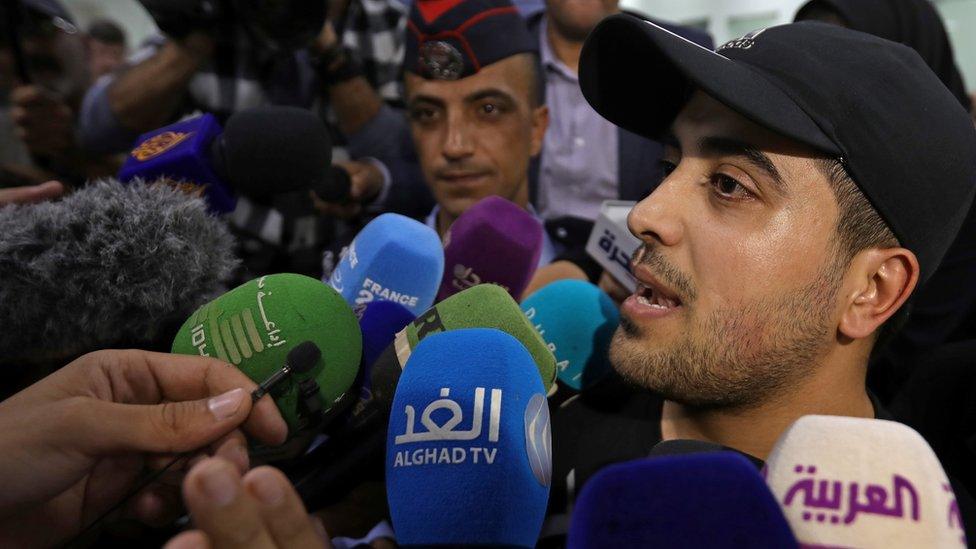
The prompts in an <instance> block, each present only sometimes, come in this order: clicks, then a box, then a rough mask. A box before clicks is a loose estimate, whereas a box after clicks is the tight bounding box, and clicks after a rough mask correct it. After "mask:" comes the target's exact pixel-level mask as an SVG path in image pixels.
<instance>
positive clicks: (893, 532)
mask: <svg viewBox="0 0 976 549" xmlns="http://www.w3.org/2000/svg"><path fill="white" fill-rule="evenodd" d="M766 482H767V483H768V484H769V487H770V489H771V490H772V492H773V494H774V495H775V496H776V499H777V500H778V501H779V502H780V505H781V506H782V508H783V511H784V513H785V514H786V517H787V519H788V520H789V521H790V525H791V526H792V527H793V531H794V532H795V533H796V537H797V539H799V540H800V543H803V544H808V545H818V546H834V547H837V546H843V547H958V546H965V543H966V542H965V534H964V531H963V524H962V519H961V516H960V513H959V507H958V505H957V503H956V499H955V495H954V493H953V491H952V487H951V486H950V484H949V479H948V477H947V476H946V474H945V471H943V469H942V465H941V464H940V463H939V460H938V458H936V456H935V453H934V452H933V451H932V449H931V448H930V447H929V445H928V444H927V443H926V442H925V440H923V439H922V436H921V435H919V434H918V433H917V432H915V431H914V430H912V429H911V428H910V427H907V426H905V425H902V424H900V423H895V422H893V421H884V420H878V419H862V418H851V417H838V416H805V417H802V418H800V419H799V420H797V421H796V422H795V423H794V424H793V425H791V426H790V427H789V429H787V430H786V432H785V433H783V435H782V436H781V437H780V439H779V440H778V441H777V442H776V445H775V446H774V447H773V451H772V452H771V453H770V455H769V459H767V460H766Z"/></svg>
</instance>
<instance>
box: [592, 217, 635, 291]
mask: <svg viewBox="0 0 976 549" xmlns="http://www.w3.org/2000/svg"><path fill="white" fill-rule="evenodd" d="M635 205H637V203H636V202H626V201H623V200H606V201H604V202H603V205H602V206H600V214H599V215H598V216H597V218H596V223H594V224H593V231H592V232H590V239H589V240H587V242H586V253H587V254H589V256H590V257H592V258H593V259H594V260H595V261H596V262H597V264H599V265H600V266H601V267H603V270H604V271H606V272H607V273H609V274H610V275H611V276H613V278H615V279H616V280H617V282H619V283H620V284H621V285H622V286H623V287H624V288H627V289H628V290H630V291H631V292H633V291H634V290H636V289H637V279H636V278H634V275H633V274H631V272H630V258H631V257H633V256H634V252H636V251H637V248H639V247H640V244H641V242H640V240H639V239H638V238H637V237H636V236H634V235H632V234H631V233H630V229H628V228H627V216H628V215H629V214H630V210H632V209H634V206H635Z"/></svg>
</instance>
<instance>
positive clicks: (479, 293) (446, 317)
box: [401, 284, 556, 391]
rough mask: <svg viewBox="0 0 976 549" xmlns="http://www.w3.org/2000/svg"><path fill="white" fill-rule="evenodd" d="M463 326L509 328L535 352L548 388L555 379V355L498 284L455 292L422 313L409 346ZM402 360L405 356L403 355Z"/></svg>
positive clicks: (410, 331) (412, 326)
mask: <svg viewBox="0 0 976 549" xmlns="http://www.w3.org/2000/svg"><path fill="white" fill-rule="evenodd" d="M462 328H495V329H498V330H501V331H503V332H506V333H507V334H509V335H511V336H512V337H514V338H515V339H517V340H519V341H520V342H521V343H522V345H524V346H525V348H526V349H527V350H528V351H529V354H530V355H532V359H533V360H534V361H535V364H536V366H537V367H538V368H539V375H540V376H542V383H543V385H545V387H546V390H547V391H548V390H549V389H550V387H552V384H553V383H554V382H555V380H556V358H555V356H554V355H553V354H552V351H551V350H550V349H549V347H548V346H547V345H546V342H545V341H543V339H542V337H541V336H540V335H539V332H538V331H536V329H535V327H534V326H532V323H531V322H529V319H528V318H526V317H525V314H524V313H523V312H522V309H521V308H520V307H519V305H518V303H516V302H515V300H514V299H512V296H511V295H509V293H508V292H507V291H506V290H505V289H504V288H502V287H501V286H498V285H495V284H479V285H477V286H473V287H471V288H468V289H467V290H464V291H463V292H460V293H457V294H454V295H452V296H451V297H449V298H447V299H445V300H444V301H441V302H440V303H438V304H436V305H434V306H433V307H431V308H430V309H428V310H427V311H426V312H424V313H421V314H420V316H418V317H417V320H415V321H413V322H411V323H410V324H408V325H407V327H406V328H405V330H404V332H405V334H406V336H407V342H408V343H409V345H410V349H413V348H415V347H416V346H417V343H419V342H420V340H422V339H424V338H425V337H427V336H428V335H430V334H436V333H440V332H446V331H449V330H458V329H462ZM401 360H402V358H401Z"/></svg>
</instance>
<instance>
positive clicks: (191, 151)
mask: <svg viewBox="0 0 976 549" xmlns="http://www.w3.org/2000/svg"><path fill="white" fill-rule="evenodd" d="M331 162H332V140H331V139H330V137H329V133H328V129H327V128H326V127H325V124H324V123H323V122H322V121H321V120H320V119H319V118H318V117H317V116H316V115H315V114H314V113H312V112H311V111H308V110H306V109H299V108H297V107H283V106H269V107H260V108H255V109H248V110H245V111H241V112H238V113H235V114H234V115H232V116H231V117H230V118H229V119H228V120H227V127H226V129H222V128H221V127H220V123H218V122H217V119H216V118H215V117H214V116H213V115H211V114H203V115H201V116H198V117H196V118H191V119H189V120H183V121H180V122H177V123H175V124H170V125H168V126H164V127H162V128H159V129H156V130H153V131H150V132H148V133H145V134H143V135H141V136H139V138H138V139H137V140H136V143H135V145H134V146H133V148H132V151H131V152H130V153H129V155H128V156H127V157H126V160H125V163H124V164H123V165H122V169H121V170H120V171H119V180H121V181H122V182H123V183H129V182H131V181H133V180H136V179H139V180H143V181H146V182H153V181H156V180H159V179H164V180H167V181H168V182H170V183H172V184H175V185H178V186H179V187H181V188H182V189H184V190H186V191H187V192H189V193H191V194H196V195H200V196H203V197H205V199H206V201H207V205H208V206H209V207H210V211H211V212H213V213H217V214H223V213H228V212H231V211H233V210H234V208H235V207H236V205H237V198H236V196H235V192H239V193H242V194H245V195H250V196H258V197H261V196H270V195H274V194H279V193H284V192H289V191H295V190H300V189H306V188H315V187H317V186H320V185H322V183H323V181H324V180H325V179H326V178H327V177H328V176H329V168H330V164H331Z"/></svg>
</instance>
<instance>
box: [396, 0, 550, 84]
mask: <svg viewBox="0 0 976 549" xmlns="http://www.w3.org/2000/svg"><path fill="white" fill-rule="evenodd" d="M407 29H408V30H407V43H406V59H405V65H406V69H407V70H408V71H410V72H412V73H414V74H417V75H420V76H422V77H424V78H427V79H434V80H457V79H459V78H466V77H468V76H471V75H473V74H475V73H477V72H478V71H479V70H481V68H482V67H485V66H487V65H490V64H492V63H495V62H496V61H501V60H502V59H505V58H507V57H511V56H513V55H515V54H518V53H536V52H538V40H537V39H535V38H533V36H532V35H531V34H530V33H529V30H528V27H527V26H526V23H525V19H523V18H522V16H521V15H520V14H519V11H518V8H516V7H515V6H514V5H513V4H512V3H511V2H510V1H509V0H415V1H414V3H413V6H411V8H410V17H409V19H408V20H407Z"/></svg>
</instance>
